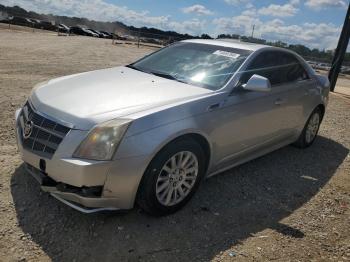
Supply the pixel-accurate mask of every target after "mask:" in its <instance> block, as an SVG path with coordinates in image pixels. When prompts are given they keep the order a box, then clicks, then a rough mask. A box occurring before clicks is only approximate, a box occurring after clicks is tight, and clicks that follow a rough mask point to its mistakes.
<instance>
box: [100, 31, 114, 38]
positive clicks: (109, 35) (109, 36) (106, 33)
mask: <svg viewBox="0 0 350 262" xmlns="http://www.w3.org/2000/svg"><path fill="white" fill-rule="evenodd" d="M100 32H101V33H103V34H104V35H105V36H104V37H105V38H109V39H112V37H113V35H112V34H111V33H108V32H106V31H100Z"/></svg>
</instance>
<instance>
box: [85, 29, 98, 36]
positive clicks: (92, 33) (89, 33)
mask: <svg viewBox="0 0 350 262" xmlns="http://www.w3.org/2000/svg"><path fill="white" fill-rule="evenodd" d="M82 30H83V31H84V32H85V33H86V35H87V36H92V37H99V35H98V34H97V33H95V32H93V31H91V30H90V29H86V28H82Z"/></svg>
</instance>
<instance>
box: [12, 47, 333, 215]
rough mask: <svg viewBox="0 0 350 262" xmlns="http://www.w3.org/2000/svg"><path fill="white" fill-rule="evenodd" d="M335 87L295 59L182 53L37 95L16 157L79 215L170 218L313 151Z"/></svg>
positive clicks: (274, 54)
mask: <svg viewBox="0 0 350 262" xmlns="http://www.w3.org/2000/svg"><path fill="white" fill-rule="evenodd" d="M328 85H329V83H328V80H327V78H325V77H321V76H319V75H316V74H315V72H314V71H313V70H312V69H311V67H310V66H309V65H308V64H307V63H306V62H305V61H304V60H303V59H302V58H301V57H300V56H298V55H297V54H295V53H293V52H291V51H288V50H284V49H280V48H274V47H268V46H262V45H253V44H246V43H239V42H238V43H237V42H230V41H228V40H227V41H226V40H190V41H182V42H178V43H176V44H173V45H171V46H169V47H166V48H163V49H161V50H159V51H157V52H155V53H153V54H151V55H148V56H146V57H144V58H142V59H141V60H139V61H137V62H135V63H133V64H130V65H127V66H123V67H116V68H109V69H104V70H98V71H93V72H86V73H81V74H75V75H70V76H64V77H60V78H57V79H53V80H50V81H47V82H45V83H41V84H38V85H37V86H36V87H35V88H34V89H33V91H32V93H31V95H30V97H29V99H28V101H27V102H26V103H25V105H24V106H23V107H22V108H21V109H19V110H17V112H16V123H17V128H16V130H17V140H18V147H19V151H20V152H21V155H22V158H23V160H24V162H25V163H26V167H27V170H28V172H29V173H30V174H31V175H32V176H34V177H35V178H36V179H37V180H38V181H39V182H40V184H41V188H42V189H43V190H44V191H46V192H49V193H50V194H51V195H52V196H54V197H55V198H57V199H58V200H60V201H62V202H64V203H65V204H67V205H69V206H71V207H73V208H75V209H77V210H80V211H82V212H86V213H91V212H96V211H100V210H113V209H131V208H132V207H133V206H134V205H135V203H137V204H138V205H139V206H141V207H142V208H143V209H144V210H145V211H147V212H148V213H150V214H153V215H165V214H169V213H172V212H175V211H177V210H179V209H180V208H181V207H182V206H184V205H185V204H186V202H188V201H189V200H190V198H191V197H192V196H193V194H194V193H195V191H196V190H197V188H198V186H199V185H200V182H201V180H202V179H203V178H204V177H208V176H212V175H214V174H217V173H220V172H221V171H223V170H225V169H228V168H231V167H234V166H236V165H239V164H241V163H243V162H246V161H249V160H251V159H254V158H256V157H259V156H262V155H264V154H267V153H269V152H271V151H273V150H276V149H278V148H280V147H283V146H286V145H289V144H294V145H296V146H298V147H300V148H306V147H308V146H310V145H311V144H312V143H313V141H314V140H315V138H316V135H317V132H318V129H319V126H320V123H321V121H322V118H323V116H324V113H325V108H326V106H327V101H328V93H329V87H328Z"/></svg>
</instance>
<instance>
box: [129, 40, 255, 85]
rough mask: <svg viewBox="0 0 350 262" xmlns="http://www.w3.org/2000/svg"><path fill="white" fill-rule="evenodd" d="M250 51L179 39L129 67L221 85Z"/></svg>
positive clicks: (170, 77)
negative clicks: (177, 41) (180, 40)
mask: <svg viewBox="0 0 350 262" xmlns="http://www.w3.org/2000/svg"><path fill="white" fill-rule="evenodd" d="M250 53H251V51H249V50H243V49H236V48H229V47H223V46H216V45H206V44H197V43H186V42H180V43H176V44H174V45H171V46H169V47H166V48H163V49H161V50H159V51H158V52H155V53H153V54H151V55H149V56H146V57H145V58H142V59H141V60H139V61H137V62H135V63H133V64H131V65H129V67H131V68H134V69H136V70H140V71H143V72H146V73H150V74H155V75H158V76H160V77H164V78H168V79H173V80H176V81H180V82H184V83H189V84H193V85H197V86H201V87H205V88H209V89H211V90H217V89H219V88H221V87H223V86H224V85H225V84H226V83H227V81H228V80H229V79H230V78H231V76H232V75H233V74H234V73H235V72H236V71H237V69H238V68H239V66H240V65H241V64H242V63H243V62H244V60H245V59H246V58H247V56H248V55H249V54H250Z"/></svg>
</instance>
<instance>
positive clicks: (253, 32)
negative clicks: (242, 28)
mask: <svg viewBox="0 0 350 262" xmlns="http://www.w3.org/2000/svg"><path fill="white" fill-rule="evenodd" d="M254 30H255V25H253V29H252V38H254Z"/></svg>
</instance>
